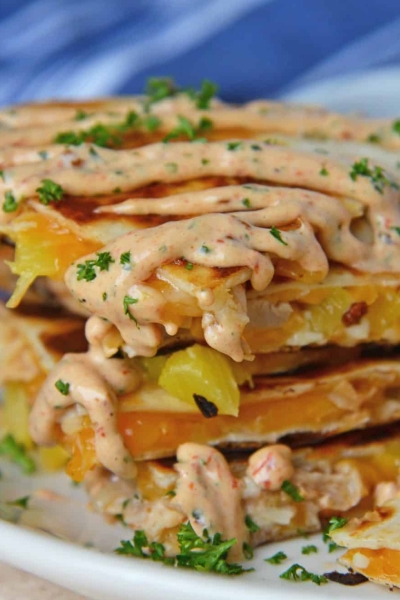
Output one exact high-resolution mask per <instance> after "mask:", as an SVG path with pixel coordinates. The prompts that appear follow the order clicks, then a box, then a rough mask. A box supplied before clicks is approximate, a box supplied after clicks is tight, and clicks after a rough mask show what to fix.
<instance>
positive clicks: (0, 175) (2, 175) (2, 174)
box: [0, 152, 40, 181]
mask: <svg viewBox="0 0 400 600" xmlns="http://www.w3.org/2000/svg"><path fill="white" fill-rule="evenodd" d="M39 154H40V152H39ZM0 177H1V178H2V180H3V181H5V179H4V171H3V170H2V169H1V170H0Z"/></svg>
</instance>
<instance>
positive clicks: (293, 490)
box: [281, 479, 304, 502]
mask: <svg viewBox="0 0 400 600" xmlns="http://www.w3.org/2000/svg"><path fill="white" fill-rule="evenodd" d="M281 490H282V491H283V492H285V494H287V495H288V496H290V497H291V499H292V500H294V501H295V502H303V500H304V497H303V496H302V495H301V494H300V492H299V489H298V488H297V487H296V486H295V485H294V484H293V483H291V482H290V481H289V480H288V479H285V481H284V482H283V483H282V486H281Z"/></svg>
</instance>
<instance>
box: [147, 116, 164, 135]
mask: <svg viewBox="0 0 400 600" xmlns="http://www.w3.org/2000/svg"><path fill="white" fill-rule="evenodd" d="M144 124H145V126H146V127H147V129H148V130H149V131H151V132H153V131H157V129H158V128H159V127H160V125H161V121H160V119H159V118H158V117H156V116H155V115H149V116H148V117H146V118H145V120H144Z"/></svg>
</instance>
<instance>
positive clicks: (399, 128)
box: [392, 119, 400, 135]
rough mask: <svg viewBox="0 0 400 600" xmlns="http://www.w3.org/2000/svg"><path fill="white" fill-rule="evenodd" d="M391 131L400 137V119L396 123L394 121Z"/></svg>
mask: <svg viewBox="0 0 400 600" xmlns="http://www.w3.org/2000/svg"><path fill="white" fill-rule="evenodd" d="M392 130H393V131H394V132H395V133H398V134H399V135H400V119H398V120H397V121H394V123H393V125H392Z"/></svg>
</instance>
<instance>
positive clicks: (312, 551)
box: [301, 544, 318, 554]
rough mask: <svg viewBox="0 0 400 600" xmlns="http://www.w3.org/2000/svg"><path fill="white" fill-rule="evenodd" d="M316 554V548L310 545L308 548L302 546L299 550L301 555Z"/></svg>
mask: <svg viewBox="0 0 400 600" xmlns="http://www.w3.org/2000/svg"><path fill="white" fill-rule="evenodd" d="M317 552H318V548H317V546H314V544H310V545H309V546H303V547H302V549H301V553H302V554H316V553H317Z"/></svg>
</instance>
